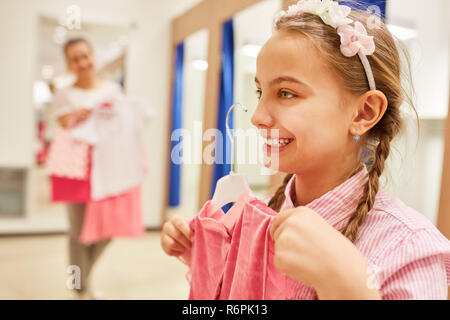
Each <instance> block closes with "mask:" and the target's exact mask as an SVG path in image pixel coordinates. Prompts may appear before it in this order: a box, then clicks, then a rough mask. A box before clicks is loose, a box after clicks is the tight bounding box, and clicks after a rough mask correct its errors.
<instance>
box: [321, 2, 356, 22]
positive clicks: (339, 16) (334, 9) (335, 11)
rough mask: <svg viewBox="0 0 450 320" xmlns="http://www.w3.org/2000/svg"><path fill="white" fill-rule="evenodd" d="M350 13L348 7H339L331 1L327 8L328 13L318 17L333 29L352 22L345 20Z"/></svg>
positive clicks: (350, 10)
mask: <svg viewBox="0 0 450 320" xmlns="http://www.w3.org/2000/svg"><path fill="white" fill-rule="evenodd" d="M350 12H352V9H351V8H350V7H348V6H343V5H339V4H338V3H337V2H334V1H332V3H331V4H330V6H329V7H328V11H326V12H325V13H323V14H321V15H320V17H321V18H322V20H323V22H324V23H325V24H327V25H329V26H332V27H333V28H338V27H340V26H343V25H346V24H350V23H352V22H353V20H352V19H349V18H347V17H348V15H349V14H350Z"/></svg>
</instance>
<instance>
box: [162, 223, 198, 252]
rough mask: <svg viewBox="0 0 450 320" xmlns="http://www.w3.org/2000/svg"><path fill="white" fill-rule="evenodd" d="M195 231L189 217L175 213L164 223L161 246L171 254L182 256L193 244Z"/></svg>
mask: <svg viewBox="0 0 450 320" xmlns="http://www.w3.org/2000/svg"><path fill="white" fill-rule="evenodd" d="M192 240H193V232H192V230H191V228H190V227H189V220H188V219H187V218H184V217H181V216H178V215H175V216H173V217H172V218H171V219H170V220H169V221H168V222H166V223H164V225H163V228H162V233H161V247H162V248H163V250H164V251H165V252H166V253H167V254H168V255H169V256H181V255H183V254H184V253H185V252H186V250H187V249H189V248H190V247H191V246H192Z"/></svg>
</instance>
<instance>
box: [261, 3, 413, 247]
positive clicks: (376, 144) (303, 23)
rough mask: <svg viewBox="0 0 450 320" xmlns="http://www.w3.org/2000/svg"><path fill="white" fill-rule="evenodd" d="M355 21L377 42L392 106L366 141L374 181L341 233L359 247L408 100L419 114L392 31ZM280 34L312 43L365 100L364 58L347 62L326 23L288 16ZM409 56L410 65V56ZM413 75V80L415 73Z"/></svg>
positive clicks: (377, 68) (377, 75) (383, 86)
mask: <svg viewBox="0 0 450 320" xmlns="http://www.w3.org/2000/svg"><path fill="white" fill-rule="evenodd" d="M349 17H350V18H351V19H352V20H354V21H359V22H361V23H362V24H363V25H364V26H365V27H366V29H367V32H368V34H369V35H372V36H374V41H375V46H376V49H375V53H374V54H373V55H370V56H367V58H368V60H369V62H370V65H371V67H372V71H373V75H374V79H375V83H376V87H377V90H380V91H381V92H383V93H384V94H385V96H386V98H387V101H388V106H387V110H386V112H385V114H384V115H383V117H382V118H381V120H380V121H379V122H378V123H377V124H376V125H375V126H374V127H373V128H372V129H371V130H370V131H369V132H368V133H367V135H366V137H364V138H363V139H362V149H366V151H371V152H372V156H371V159H370V162H371V164H370V166H369V168H368V179H367V182H366V183H365V185H364V186H363V188H364V189H363V193H362V196H361V198H360V199H359V202H358V205H357V207H356V210H355V212H354V213H353V214H352V215H351V217H350V219H349V221H348V223H347V225H346V226H345V227H344V229H343V230H341V232H342V234H343V235H345V236H346V237H347V238H348V239H349V240H350V241H352V242H354V241H355V240H356V237H357V232H358V228H359V227H360V226H361V224H362V223H363V221H364V219H365V218H366V216H367V214H368V212H369V211H370V210H371V209H372V207H373V204H374V202H375V197H376V195H377V193H378V189H379V178H380V176H381V174H382V173H383V170H384V167H385V161H386V159H387V157H388V156H389V152H390V149H391V141H392V140H393V138H394V137H395V136H396V135H397V134H398V133H399V132H400V131H401V129H402V127H403V120H402V118H401V113H400V106H401V105H402V103H403V102H404V101H405V100H406V101H407V102H408V104H409V105H410V106H411V107H412V108H413V110H414V112H415V113H416V116H417V112H416V110H415V107H414V103H413V101H412V99H411V97H410V94H409V93H408V92H407V91H406V90H405V89H404V88H403V87H402V76H401V74H402V72H401V67H400V66H401V62H400V55H399V51H398V49H397V47H396V43H395V40H394V38H393V37H392V35H391V33H390V32H389V30H388V29H387V27H386V25H385V24H384V23H383V22H381V20H380V21H379V22H380V24H379V27H378V28H374V29H370V28H368V27H367V24H366V21H368V19H369V18H370V17H371V16H370V15H369V14H368V13H364V12H360V11H355V10H352V13H351V14H350V16H349ZM275 30H289V31H294V32H298V33H299V34H300V35H302V36H305V37H306V38H308V39H309V40H311V41H312V42H313V44H314V45H315V46H316V47H317V48H318V49H319V51H320V52H321V54H322V57H323V58H324V59H325V61H326V62H328V65H329V66H330V67H331V69H332V70H333V71H334V73H335V74H336V75H337V76H338V77H339V78H340V79H341V82H342V85H343V88H344V90H345V91H346V92H348V93H350V94H353V95H362V94H364V93H366V92H367V91H369V90H370V89H369V84H368V81H367V76H366V73H365V71H364V67H363V65H362V63H361V61H360V59H359V58H358V56H357V55H356V56H354V57H351V58H347V57H345V56H344V55H343V54H342V53H341V51H340V44H341V42H340V37H339V35H338V34H337V32H336V29H334V28H333V27H331V26H328V25H326V24H325V23H323V21H322V20H321V18H320V17H318V16H316V15H313V14H308V13H304V14H302V15H295V16H282V17H280V18H278V20H276V21H275ZM404 54H405V56H406V60H407V61H409V59H408V57H407V53H406V51H405V52H404ZM408 70H409V62H408ZM408 74H409V75H410V73H408ZM409 80H410V76H409ZM291 177H292V174H288V175H287V176H286V177H285V179H284V181H283V183H282V185H281V186H280V187H279V188H278V189H277V191H276V192H275V194H274V196H273V197H272V198H271V200H270V201H269V207H271V208H272V209H274V210H276V211H278V210H280V207H281V205H282V204H283V202H284V200H285V196H284V191H285V188H286V185H287V183H288V182H289V180H290V178H291Z"/></svg>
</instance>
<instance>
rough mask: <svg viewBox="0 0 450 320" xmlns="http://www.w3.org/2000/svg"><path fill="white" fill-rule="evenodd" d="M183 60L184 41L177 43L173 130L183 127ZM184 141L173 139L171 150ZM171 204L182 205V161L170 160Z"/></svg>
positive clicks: (173, 205)
mask: <svg viewBox="0 0 450 320" xmlns="http://www.w3.org/2000/svg"><path fill="white" fill-rule="evenodd" d="M183 60H184V43H180V44H179V45H177V47H176V50H175V76H174V82H173V89H172V131H171V132H173V131H174V130H176V129H181V128H182V126H183V123H182V120H183ZM181 141H182V137H180V138H179V140H178V141H171V145H170V150H174V147H175V146H176V145H178V144H180V143H182V142H181ZM169 179H170V180H169V206H170V207H176V206H179V205H180V193H181V163H180V162H179V161H178V162H177V161H175V162H174V161H173V160H172V159H171V160H170V178H169Z"/></svg>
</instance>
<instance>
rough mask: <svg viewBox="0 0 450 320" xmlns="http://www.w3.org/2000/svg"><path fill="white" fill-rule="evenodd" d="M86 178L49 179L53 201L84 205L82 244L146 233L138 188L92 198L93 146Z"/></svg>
mask: <svg viewBox="0 0 450 320" xmlns="http://www.w3.org/2000/svg"><path fill="white" fill-rule="evenodd" d="M84 162H86V164H87V165H86V169H85V170H86V173H85V175H86V177H87V178H84V179H74V178H68V177H65V176H63V177H61V176H57V175H56V174H53V175H51V176H50V181H51V189H52V190H51V191H52V192H51V196H52V201H53V202H64V203H86V211H85V214H84V218H83V227H82V230H81V234H80V239H79V240H80V242H81V243H85V244H90V243H95V242H98V241H101V240H105V239H110V238H116V237H139V236H142V235H143V234H144V233H145V227H144V224H143V221H142V207H141V188H140V186H136V187H134V188H132V189H131V190H129V191H126V192H124V193H121V194H119V195H116V196H111V197H107V198H104V199H101V200H97V201H94V200H92V199H91V183H90V175H91V170H92V147H89V149H88V152H87V154H86V159H85V160H84Z"/></svg>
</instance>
